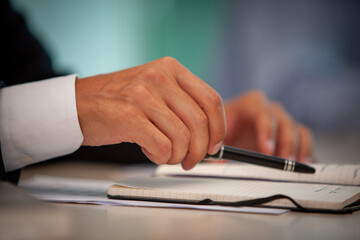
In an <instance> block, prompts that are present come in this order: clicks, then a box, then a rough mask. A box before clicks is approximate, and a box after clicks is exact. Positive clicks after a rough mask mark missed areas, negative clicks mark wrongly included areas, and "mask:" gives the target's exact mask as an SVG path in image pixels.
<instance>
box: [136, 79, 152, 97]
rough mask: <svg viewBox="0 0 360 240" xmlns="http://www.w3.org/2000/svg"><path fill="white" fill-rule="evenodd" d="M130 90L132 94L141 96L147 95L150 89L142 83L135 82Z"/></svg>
mask: <svg viewBox="0 0 360 240" xmlns="http://www.w3.org/2000/svg"><path fill="white" fill-rule="evenodd" d="M131 90H132V93H133V94H136V95H137V96H141V97H147V96H148V95H150V91H149V89H148V87H147V86H146V85H145V84H144V83H141V82H140V83H136V84H133V85H132V86H131Z"/></svg>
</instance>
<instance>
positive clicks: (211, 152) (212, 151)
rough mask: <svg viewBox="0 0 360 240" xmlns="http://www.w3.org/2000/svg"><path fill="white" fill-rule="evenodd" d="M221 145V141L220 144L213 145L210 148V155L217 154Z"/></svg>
mask: <svg viewBox="0 0 360 240" xmlns="http://www.w3.org/2000/svg"><path fill="white" fill-rule="evenodd" d="M221 145H222V142H219V143H218V144H216V145H215V146H214V147H212V148H211V149H210V151H209V154H210V155H214V154H216V153H217V152H218V151H219V150H220V147H221Z"/></svg>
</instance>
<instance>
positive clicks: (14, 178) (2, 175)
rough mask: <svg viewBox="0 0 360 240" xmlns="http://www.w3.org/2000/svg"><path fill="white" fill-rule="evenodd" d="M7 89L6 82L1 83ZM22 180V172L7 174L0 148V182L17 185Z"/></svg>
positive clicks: (0, 86)
mask: <svg viewBox="0 0 360 240" xmlns="http://www.w3.org/2000/svg"><path fill="white" fill-rule="evenodd" d="M2 87H5V84H4V82H2V81H0V88H2ZM19 178H20V170H15V171H12V172H9V173H6V171H5V167H4V161H3V159H2V153H1V146H0V180H5V181H10V182H13V183H15V184H17V183H18V181H19Z"/></svg>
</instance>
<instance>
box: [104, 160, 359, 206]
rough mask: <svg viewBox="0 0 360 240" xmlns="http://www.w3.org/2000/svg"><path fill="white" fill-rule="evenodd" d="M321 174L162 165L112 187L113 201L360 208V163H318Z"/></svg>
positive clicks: (228, 165)
mask: <svg viewBox="0 0 360 240" xmlns="http://www.w3.org/2000/svg"><path fill="white" fill-rule="evenodd" d="M313 166H314V167H315V168H316V173H315V174H303V173H289V172H283V171H280V170H274V169H269V168H264V167H258V166H251V165H248V164H238V163H236V164H233V163H225V164H213V163H202V164H198V166H196V167H195V168H194V169H192V170H190V171H184V170H182V169H181V166H170V165H163V166H159V167H158V168H157V170H156V173H155V175H154V176H151V177H137V178H132V179H127V180H124V181H121V182H118V183H117V184H114V185H112V186H111V187H109V189H108V197H109V198H113V199H134V200H150V201H165V202H179V203H198V204H217V205H225V206H263V207H279V208H289V209H293V210H298V211H308V212H332V213H348V212H352V211H355V210H358V209H359V205H360V177H359V174H360V171H359V170H360V165H325V164H315V165H313Z"/></svg>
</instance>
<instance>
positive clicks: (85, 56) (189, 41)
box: [13, 0, 224, 83]
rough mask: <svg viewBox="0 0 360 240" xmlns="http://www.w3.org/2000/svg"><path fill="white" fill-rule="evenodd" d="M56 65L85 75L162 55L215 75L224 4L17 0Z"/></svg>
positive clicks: (210, 1)
mask: <svg viewBox="0 0 360 240" xmlns="http://www.w3.org/2000/svg"><path fill="white" fill-rule="evenodd" d="M13 5H14V7H15V8H16V9H18V10H19V11H21V12H22V13H23V14H24V15H25V17H26V19H27V21H28V24H29V27H30V29H31V30H32V31H33V32H34V33H35V34H36V36H37V37H39V38H40V40H41V42H42V43H43V44H44V45H45V47H46V49H47V50H48V51H49V52H50V54H51V56H52V59H53V64H54V67H55V70H58V71H67V72H75V73H78V74H79V75H80V76H81V77H85V76H89V75H94V74H99V73H105V72H110V71H116V70H119V69H124V68H128V67H132V66H135V65H139V64H143V63H146V62H149V61H152V60H155V59H157V58H160V57H163V56H172V57H175V58H176V59H178V60H179V61H180V62H181V63H182V64H183V65H185V66H186V67H187V68H189V69H190V70H191V71H192V72H193V73H195V74H196V75H198V76H199V77H201V78H202V79H204V80H206V81H207V82H208V83H212V82H213V81H214V72H213V69H214V65H216V64H218V63H217V61H216V57H215V56H216V54H217V52H218V51H219V48H218V46H219V45H220V42H221V39H220V37H221V29H222V28H221V24H222V21H221V20H222V19H223V18H222V14H223V11H222V10H223V9H222V8H223V7H224V5H223V4H221V2H220V1H216V0H204V1H191V0H182V1H180V0H152V1H149V0H123V1H118V0H76V1H73V0H62V1H56V0H30V1H29V0H15V1H13Z"/></svg>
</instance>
